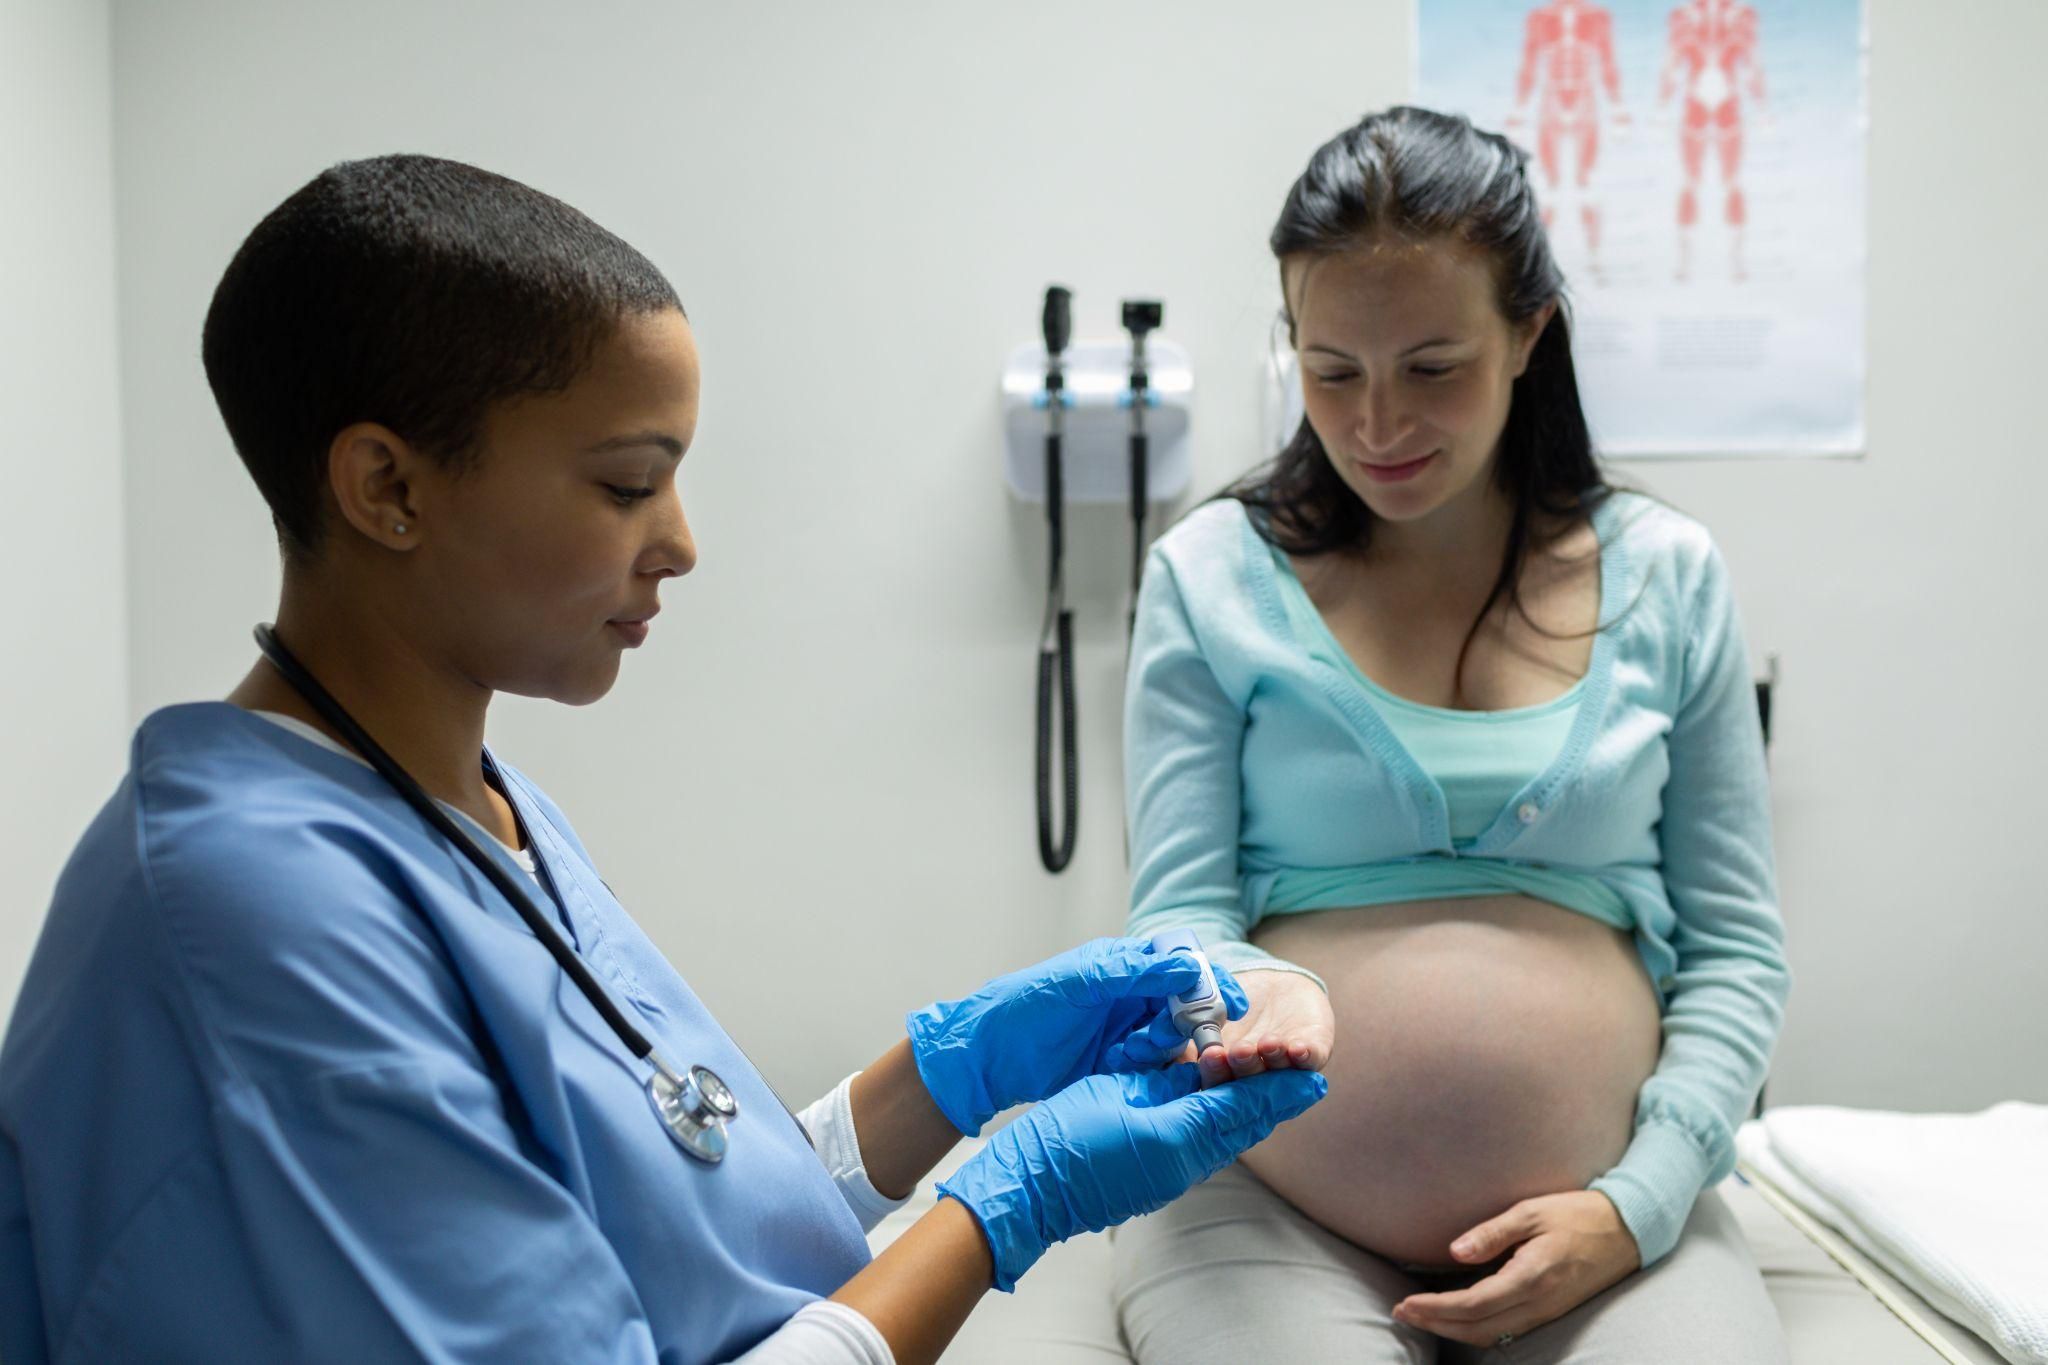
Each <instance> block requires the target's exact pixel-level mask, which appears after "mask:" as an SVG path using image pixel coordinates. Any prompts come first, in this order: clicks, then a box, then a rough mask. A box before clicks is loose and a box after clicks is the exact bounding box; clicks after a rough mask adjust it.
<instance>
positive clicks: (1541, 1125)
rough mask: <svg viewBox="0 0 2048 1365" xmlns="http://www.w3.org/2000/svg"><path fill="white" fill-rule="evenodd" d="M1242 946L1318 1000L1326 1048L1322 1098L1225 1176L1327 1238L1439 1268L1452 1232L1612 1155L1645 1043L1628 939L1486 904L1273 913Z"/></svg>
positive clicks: (1445, 1262)
mask: <svg viewBox="0 0 2048 1365" xmlns="http://www.w3.org/2000/svg"><path fill="white" fill-rule="evenodd" d="M1252 941H1253V942H1254V943H1256V944H1258V945H1259V946H1260V947H1262V948H1264V949H1266V950H1267V951H1268V952H1270V953H1272V954H1274V955H1275V956H1277V957H1281V958H1285V959H1286V960H1287V961H1289V962H1294V963H1298V964H1300V965H1301V966H1304V967H1307V968H1308V969H1309V970H1310V971H1313V972H1315V973H1316V974H1317V975H1318V976H1321V977H1322V978H1323V980H1324V981H1325V982H1326V983H1327V984H1328V985H1329V988H1330V1005H1331V1008H1332V1010H1333V1011H1334V1012H1335V1015H1336V1022H1337V1043H1336V1049H1335V1051H1334V1053H1333V1055H1332V1057H1331V1059H1330V1064H1329V1066H1328V1067H1327V1068H1326V1069H1325V1074H1327V1075H1328V1076H1329V1079H1330V1093H1329V1096H1328V1098H1326V1099H1325V1100H1324V1101H1323V1102H1322V1103H1321V1104H1319V1105H1317V1106H1316V1107H1315V1108H1314V1109H1312V1110H1310V1111H1309V1112H1308V1113H1307V1114H1305V1115H1303V1116H1302V1117H1301V1118H1298V1119H1296V1120H1294V1121H1293V1122H1291V1123H1287V1124H1283V1125H1282V1126H1281V1127H1280V1128H1278V1129H1276V1130H1275V1131H1274V1133H1273V1135H1272V1136H1271V1137H1269V1138H1267V1139H1266V1140H1265V1141H1264V1142H1262V1143H1260V1144H1259V1145H1258V1146H1257V1147H1255V1148H1253V1149H1252V1150H1251V1151H1249V1152H1247V1153H1245V1155H1244V1157H1243V1163H1244V1165H1245V1166H1246V1167H1247V1168H1248V1169H1249V1170H1250V1171H1251V1172H1252V1173H1253V1174H1254V1175H1256V1176H1258V1177H1259V1178H1260V1179H1261V1180H1263V1181H1265V1183H1266V1184H1267V1185H1269V1186H1271V1187H1272V1188H1273V1190H1274V1191H1275V1192H1276V1193H1278V1194H1280V1195H1281V1196H1282V1197H1283V1198H1285V1199H1286V1200H1287V1201H1288V1202H1289V1203H1291V1204H1293V1205H1294V1206H1295V1207H1296V1208H1298V1209H1300V1210H1301V1211H1302V1212H1303V1213H1305V1214H1307V1215H1308V1216H1309V1217H1310V1218H1312V1219H1314V1220H1315V1221H1316V1222H1318V1223H1320V1224H1322V1225H1323V1226H1324V1227H1326V1228H1328V1229H1329V1230H1330V1231H1332V1232H1334V1233H1336V1234H1337V1235H1338V1236H1340V1237H1344V1238H1347V1239H1348V1240H1350V1241H1352V1242H1355V1243H1357V1244H1358V1245H1359V1246H1362V1247H1364V1248H1366V1249H1367V1250H1368V1251H1372V1252H1374V1253H1376V1254H1378V1255H1380V1256H1383V1257H1386V1258H1387V1259H1389V1260H1392V1261H1396V1262H1400V1263H1404V1264H1409V1265H1417V1266H1430V1267H1449V1266H1453V1265H1455V1264H1456V1262H1454V1261H1453V1260H1452V1258H1451V1254H1450V1244H1451V1241H1452V1239H1453V1238H1455V1237H1456V1236H1457V1235H1458V1234H1459V1233H1461V1232H1464V1231H1466V1230H1467V1229H1468V1228H1470V1227H1472V1226H1473V1225H1474V1224H1477V1223H1479V1222H1481V1221H1483V1220H1485V1219H1487V1218H1490V1217H1492V1216H1494V1215H1495V1214H1498V1213H1500V1212H1502V1211H1504V1210H1505V1209H1507V1208H1508V1206H1509V1205H1511V1204H1514V1203H1515V1202H1516V1201H1518V1200H1521V1199H1527V1198H1530V1197H1533V1196H1535V1195H1541V1194H1556V1193H1559V1192H1562V1191H1566V1190H1579V1189H1584V1188H1585V1186H1586V1183H1587V1182H1588V1181H1590V1180H1592V1179H1593V1178H1594V1177H1595V1176H1597V1175H1599V1174H1601V1173H1602V1172H1604V1171H1606V1170H1608V1169H1609V1168H1610V1167H1612V1166H1613V1165H1614V1163H1615V1162H1616V1161H1617V1160H1618V1159H1619V1158H1620V1156H1621V1154H1622V1152H1623V1151H1624V1150H1625V1149H1626V1148H1627V1146H1628V1142H1629V1137H1630V1134H1631V1132H1632V1130H1633V1127H1634V1120H1635V1096H1636V1091H1637V1089H1638V1088H1639V1087H1640V1086H1641V1085H1642V1083H1643V1081H1644V1080H1646V1079H1647V1078H1648V1077H1649V1075H1650V1073H1651V1071H1652V1070H1654V1069H1655V1067H1656V1064H1657V1056H1658V1051H1659V1048H1660V1047H1661V1044H1662V1033H1661V1029H1660V1027H1659V1022H1660V1021H1659V1018H1658V1013H1657V1000H1656V995H1655V992H1654V991H1653V990H1652V988H1651V986H1650V981H1649V977H1648V976H1647V975H1646V974H1645V972H1644V970H1643V967H1642V964H1641V960H1640V959H1639V958H1638V957H1637V956H1636V951H1635V946H1634V942H1633V940H1632V939H1631V937H1630V935H1629V934H1627V933H1626V932H1624V931H1622V930H1619V929H1615V928H1613V927H1611V926H1609V925H1605V924H1602V923H1600V922H1599V921H1597V920H1594V919H1590V918H1588V917H1587V916H1584V915H1581V914H1578V913H1576V912H1573V911H1569V910H1563V909H1560V908H1558V907H1557V906H1554V905H1550V904H1547V903H1545V902H1543V901H1538V900H1535V899H1533V898H1531V897H1528V896H1486V897H1474V898H1470V899H1459V900H1441V901H1416V902H1411V903H1408V904H1405V905H1381V906H1369V907H1364V908H1360V909H1350V910H1326V911H1318V912H1316V913H1313V914H1300V915H1286V916H1281V917H1278V918H1275V919H1271V920H1268V921H1266V922H1265V923H1263V924H1261V925H1260V926H1259V927H1258V928H1257V929H1256V930H1255V931H1254V932H1253V934H1252Z"/></svg>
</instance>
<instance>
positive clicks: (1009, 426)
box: [1003, 335, 1195, 503]
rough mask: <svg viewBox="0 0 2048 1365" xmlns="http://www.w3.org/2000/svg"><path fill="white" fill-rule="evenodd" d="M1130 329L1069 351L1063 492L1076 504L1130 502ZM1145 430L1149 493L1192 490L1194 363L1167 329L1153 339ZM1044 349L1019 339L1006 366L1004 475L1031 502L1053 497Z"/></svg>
mask: <svg viewBox="0 0 2048 1365" xmlns="http://www.w3.org/2000/svg"><path fill="white" fill-rule="evenodd" d="M1132 354H1133V346H1132V341H1131V337H1130V336H1129V335H1125V336H1121V337H1116V338H1113V339H1106V340H1096V341H1074V342H1072V343H1071V344H1070V345H1068V346H1067V348H1066V350H1065V352H1064V353H1063V355H1062V359H1061V366H1062V369H1063V370H1064V372H1065V374H1064V381H1063V382H1064V388H1063V389H1062V390H1061V392H1062V393H1063V394H1064V395H1065V399H1064V401H1063V402H1062V403H1061V405H1060V406H1061V408H1062V409H1063V411H1062V413H1061V417H1062V425H1063V428H1064V431H1063V446H1064V455H1065V459H1064V463H1065V469H1064V470H1063V471H1062V473H1063V485H1064V486H1063V491H1064V492H1065V494H1066V500H1067V501H1068V502H1070V503H1073V502H1083V503H1123V502H1126V501H1128V500H1129V498H1130V496H1131V491H1130V435H1131V407H1132V403H1131V360H1132ZM1145 370H1146V389H1145V394H1146V397H1145V414H1144V415H1145V434H1146V441H1147V444H1148V445H1149V446H1150V447H1151V454H1150V473H1149V475H1148V477H1147V479H1146V493H1147V499H1148V501H1151V502H1154V503H1161V502H1171V501H1172V500H1173V499H1175V498H1178V497H1179V496H1181V494H1183V493H1185V492H1187V489H1188V484H1189V482H1190V479H1191V474H1192V467H1191V466H1190V464H1189V461H1188V417H1189V400H1190V398H1191V397H1192V396H1193V394H1194V387H1195V380H1194V369H1193V367H1192V366H1190V365H1189V363H1188V353H1187V348H1186V347H1184V346H1181V345H1180V344H1179V343H1177V342H1172V341H1168V340H1166V339H1165V338H1163V337H1157V336H1154V337H1150V338H1149V339H1147V341H1146V342H1145ZM1045 372H1046V350H1045V346H1044V345H1043V344H1042V343H1039V342H1032V343H1031V344H1029V345H1025V346H1019V347H1018V348H1017V349H1016V350H1015V351H1012V352H1011V353H1010V359H1009V362H1008V363H1007V364H1006V365H1005V366H1004V367H1003V479H1004V481H1005V482H1006V483H1008V484H1009V486H1010V491H1011V492H1012V493H1014V494H1016V495H1017V496H1018V497H1019V498H1022V499H1023V500H1024V501H1026V502H1043V501H1045V427H1046V394H1045Z"/></svg>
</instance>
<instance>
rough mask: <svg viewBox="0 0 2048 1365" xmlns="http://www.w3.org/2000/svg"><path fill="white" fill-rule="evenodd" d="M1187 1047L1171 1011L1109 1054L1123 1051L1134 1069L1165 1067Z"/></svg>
mask: <svg viewBox="0 0 2048 1365" xmlns="http://www.w3.org/2000/svg"><path fill="white" fill-rule="evenodd" d="M1187 1045H1188V1040H1187V1039H1186V1038H1185V1037H1183V1036H1182V1034H1181V1031H1180V1029H1179V1028H1177V1027H1175V1025H1174V1022H1173V1015H1172V1014H1171V1013H1170V1012H1169V1011H1166V1010H1161V1011H1160V1012H1159V1013H1158V1014H1155V1015H1154V1016H1152V1020H1151V1022H1150V1023H1148V1024H1146V1025H1145V1027H1143V1028H1141V1029H1138V1030H1137V1031H1135V1032H1133V1033H1132V1034H1131V1035H1130V1036H1129V1037H1127V1038H1125V1039H1124V1040H1123V1041H1122V1042H1121V1043H1118V1044H1116V1045H1114V1046H1112V1047H1111V1048H1110V1050H1109V1051H1110V1055H1112V1056H1113V1055H1116V1054H1117V1053H1118V1051H1119V1049H1120V1050H1121V1055H1122V1056H1123V1058H1124V1059H1125V1061H1126V1062H1128V1064H1129V1066H1130V1067H1146V1066H1162V1065H1164V1064H1165V1063H1166V1062H1167V1061H1169V1060H1171V1059H1172V1058H1173V1057H1175V1056H1177V1055H1179V1054H1180V1052H1181V1051H1182V1050H1183V1049H1185V1048H1186V1047H1187ZM1105 1060H1106V1059H1105Z"/></svg>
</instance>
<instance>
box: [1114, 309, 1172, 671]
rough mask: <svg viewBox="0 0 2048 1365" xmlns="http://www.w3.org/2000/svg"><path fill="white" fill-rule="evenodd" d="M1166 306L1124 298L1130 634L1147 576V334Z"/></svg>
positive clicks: (1127, 624) (1127, 627)
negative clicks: (1127, 349)
mask: <svg viewBox="0 0 2048 1365" xmlns="http://www.w3.org/2000/svg"><path fill="white" fill-rule="evenodd" d="M1165 313H1166V306H1165V305H1164V304H1162V303H1160V302H1158V301H1157V300H1155V299H1125V300H1124V328H1125V330H1127V331H1129V332H1130V334H1131V394H1130V402H1131V614H1130V618H1129V620H1128V621H1126V622H1125V625H1124V633H1125V636H1126V637H1127V638H1128V637H1129V636H1131V635H1135V634H1136V633H1137V629H1138V586H1139V584H1140V582H1141V581H1142V580H1143V578H1144V576H1145V508H1146V497H1147V493H1146V489H1145V480H1146V474H1147V472H1148V469H1149V466H1150V460H1149V458H1148V454H1147V446H1146V440H1145V400H1146V397H1147V394H1148V392H1149V390H1150V388H1151V382H1152V381H1151V377H1150V376H1149V375H1148V374H1147V373H1146V370H1145V334H1146V333H1147V332H1150V331H1151V330H1153V329H1154V328H1155V327H1157V326H1158V325H1159V321H1160V319H1161V318H1162V317H1163V316H1164V315H1165Z"/></svg>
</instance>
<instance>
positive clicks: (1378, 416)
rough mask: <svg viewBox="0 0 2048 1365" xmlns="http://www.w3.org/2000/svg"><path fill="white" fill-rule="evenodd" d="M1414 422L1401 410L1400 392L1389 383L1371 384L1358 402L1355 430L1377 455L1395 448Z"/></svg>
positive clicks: (1368, 452)
mask: <svg viewBox="0 0 2048 1365" xmlns="http://www.w3.org/2000/svg"><path fill="white" fill-rule="evenodd" d="M1411 425H1412V423H1411V422H1410V420H1409V417H1408V414H1407V413H1406V412H1404V411H1403V410H1402V405H1401V401H1400V394H1398V393H1397V392H1395V390H1394V388H1393V386H1392V385H1389V384H1369V385H1367V386H1366V390H1365V396H1364V398H1363V399H1362V400H1360V402H1359V406H1358V420H1357V425H1356V427H1355V428H1354V430H1355V431H1356V432H1357V435H1358V441H1359V444H1360V445H1362V446H1363V447H1364V448H1365V453H1366V454H1367V455H1368V456H1373V457H1377V456H1380V455H1383V454H1386V453H1387V452H1389V451H1391V450H1393V449H1394V447H1396V446H1398V445H1399V444H1400V443H1401V439H1402V438H1403V437H1404V436H1406V435H1407V434H1408V429H1409V427H1410V426H1411Z"/></svg>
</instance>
